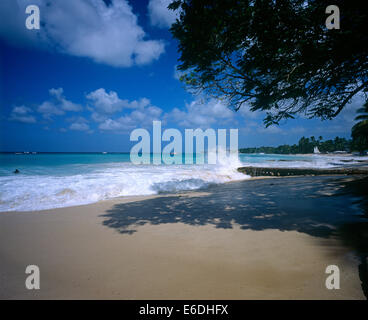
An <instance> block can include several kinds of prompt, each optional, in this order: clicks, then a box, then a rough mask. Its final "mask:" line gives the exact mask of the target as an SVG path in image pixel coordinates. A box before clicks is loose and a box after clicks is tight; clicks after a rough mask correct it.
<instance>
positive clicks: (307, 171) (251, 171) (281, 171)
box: [238, 167, 368, 177]
mask: <svg viewBox="0 0 368 320" xmlns="http://www.w3.org/2000/svg"><path fill="white" fill-rule="evenodd" d="M238 171H239V172H242V173H244V174H247V175H250V176H252V177H257V176H279V177H285V176H314V175H334V174H345V175H351V174H368V168H333V169H312V168H266V167H240V168H238Z"/></svg>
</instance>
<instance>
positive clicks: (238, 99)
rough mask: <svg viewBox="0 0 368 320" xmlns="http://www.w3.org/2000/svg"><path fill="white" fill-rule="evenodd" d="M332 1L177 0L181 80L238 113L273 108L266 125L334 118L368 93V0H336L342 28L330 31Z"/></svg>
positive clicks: (173, 6)
mask: <svg viewBox="0 0 368 320" xmlns="http://www.w3.org/2000/svg"><path fill="white" fill-rule="evenodd" d="M330 4H331V1H326V0H308V1H306V0H282V1H281V0H242V1H239V0H218V1H217V0H175V1H173V2H172V3H171V4H170V6H169V8H170V9H172V10H178V12H180V18H179V19H178V20H177V21H176V23H174V24H173V25H172V27H171V32H172V34H173V36H174V37H175V38H176V39H178V41H179V52H180V65H179V66H178V69H179V71H181V72H182V76H181V79H182V80H183V81H184V82H185V83H186V85H187V86H188V87H189V88H190V89H191V90H192V91H194V92H195V93H201V92H202V93H205V94H206V95H208V96H212V97H215V98H219V99H222V100H225V101H226V102H227V103H228V105H229V106H231V107H232V108H234V109H235V110H238V109H239V108H241V107H242V106H244V105H248V106H249V108H250V109H251V110H252V111H255V110H264V111H266V114H267V116H266V118H265V119H264V121H265V123H266V125H270V124H278V123H279V121H280V120H281V119H286V118H293V117H294V115H296V114H298V113H303V114H305V115H306V116H307V117H320V118H322V119H332V118H333V117H335V116H336V115H338V114H339V112H340V111H341V110H342V109H343V108H344V106H345V105H346V104H347V103H348V102H349V101H350V100H351V99H352V97H354V96H355V95H356V94H358V93H359V92H364V93H367V92H368V14H367V6H366V3H365V2H364V1H357V0H349V1H341V0H335V1H333V4H335V5H337V6H338V7H339V9H340V16H341V19H340V29H339V30H336V29H333V30H328V29H327V28H326V25H325V21H326V18H327V17H328V14H326V13H325V10H326V7H327V6H328V5H330Z"/></svg>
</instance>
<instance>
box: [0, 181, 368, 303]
mask: <svg viewBox="0 0 368 320" xmlns="http://www.w3.org/2000/svg"><path fill="white" fill-rule="evenodd" d="M362 181H365V183H366V180H364V179H363V180H362V177H298V178H287V179H283V178H278V179H264V180H263V179H256V180H252V181H243V182H234V183H228V184H224V185H216V186H212V187H210V188H208V189H206V190H205V191H203V190H202V191H200V190H199V191H193V192H184V193H180V194H171V195H168V194H161V195H156V196H150V197H131V198H129V199H128V198H126V199H114V200H108V201H102V202H98V203H95V204H90V205H85V206H77V207H68V208H59V209H52V210H44V211H33V212H5V213H1V214H0V261H1V265H0V283H1V286H0V299H365V295H364V292H363V288H364V284H362V279H363V280H364V279H365V278H364V277H365V276H366V275H365V274H364V272H365V271H364V270H363V269H364V268H362V266H363V267H364V263H363V262H362V261H363V260H362V259H361V257H362V256H364V254H365V253H364V252H362V250H363V251H364V249H365V248H366V247H365V243H364V241H365V240H367V238H366V236H367V234H366V230H367V229H366V228H363V229H362V228H361V227H362V226H363V227H366V224H365V223H366V222H364V221H363V222H362V221H361V220H360V218H361V214H362V212H363V211H364V205H365V203H364V202H363V200H362V202H359V201H358V202H357V199H362V198H361V192H363V190H364V187H363V186H362ZM356 185H358V186H359V188H358V189H357V188H355V187H354V186H356ZM359 190H361V191H359ZM229 199H231V201H230V200H229ZM357 226H359V227H357ZM357 230H360V231H361V230H363V233H359V234H358V233H357ZM364 232H365V233H364ZM351 234H353V235H354V236H353V237H350V236H349V235H351ZM362 239H363V240H362ZM362 241H363V243H362ZM362 248H363V249H362ZM31 264H34V265H37V266H39V268H40V274H41V289H40V290H31V291H30V290H27V289H26V288H25V284H24V283H25V279H26V276H27V275H26V274H25V269H26V266H27V265H31ZM332 264H333V265H337V266H338V267H339V269H340V272H341V280H340V281H341V282H340V286H341V288H340V289H339V290H328V289H327V288H326V286H325V280H326V278H327V276H328V275H327V274H326V273H325V269H326V267H327V266H328V265H332ZM365 267H366V265H365ZM362 270H363V271H362Z"/></svg>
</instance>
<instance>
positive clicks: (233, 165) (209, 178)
mask: <svg viewBox="0 0 368 320" xmlns="http://www.w3.org/2000/svg"><path fill="white" fill-rule="evenodd" d="M77 166H78V165H74V166H73V168H68V170H69V171H70V172H75V171H76V167H77ZM240 166H241V163H240V162H239V160H238V159H237V158H234V157H229V158H226V157H223V158H222V159H219V162H218V164H217V165H208V164H204V165H158V166H156V165H133V164H131V163H128V162H122V163H103V164H96V165H89V166H88V170H86V165H82V167H81V170H80V171H81V172H85V173H81V174H69V175H64V176H63V175H60V174H58V175H11V176H3V177H0V187H1V189H0V211H31V210H43V209H51V208H58V207H67V206H74V205H81V204H88V203H93V202H97V201H100V200H105V199H111V198H115V197H122V196H136V195H152V194H157V193H162V192H177V191H181V190H195V189H199V188H204V187H206V186H208V185H210V184H218V183H225V182H230V181H237V180H242V179H247V178H249V176H245V175H243V174H241V173H239V172H237V170H236V169H237V168H238V167H240Z"/></svg>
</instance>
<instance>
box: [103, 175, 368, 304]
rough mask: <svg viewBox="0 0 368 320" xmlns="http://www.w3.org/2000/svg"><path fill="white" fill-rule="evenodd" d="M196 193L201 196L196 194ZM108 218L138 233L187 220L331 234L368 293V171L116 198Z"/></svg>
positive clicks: (121, 229)
mask: <svg viewBox="0 0 368 320" xmlns="http://www.w3.org/2000/svg"><path fill="white" fill-rule="evenodd" d="M196 195H197V196H196ZM102 216H103V218H104V221H103V224H104V225H105V226H107V227H110V228H114V229H116V230H117V231H118V232H120V233H122V234H133V233H134V232H137V230H138V229H139V226H142V225H145V224H151V225H158V224H163V223H178V222H181V223H185V224H188V225H213V226H214V227H216V228H224V229H230V228H232V227H233V225H234V224H237V225H240V227H241V228H242V229H244V230H247V229H251V230H265V229H278V230H281V231H298V232H303V233H306V234H308V235H311V236H315V237H323V238H327V237H330V236H332V235H334V236H337V237H339V238H340V239H341V240H342V242H343V243H344V244H345V245H346V246H348V247H351V248H352V250H353V251H354V252H355V254H356V255H357V257H358V258H359V259H360V265H359V270H358V273H359V277H360V280H361V286H362V290H363V293H364V294H365V296H366V298H368V177H355V178H351V177H344V176H339V177H337V176H335V177H331V176H330V177H325V176H318V177H298V178H282V179H264V180H251V181H242V182H233V183H228V184H222V185H215V186H210V187H208V188H207V189H206V190H205V193H196V192H194V193H190V194H188V195H167V196H164V195H163V196H161V197H158V198H153V199H148V200H143V201H137V202H131V203H122V204H117V205H115V206H114V207H113V208H111V209H110V210H108V211H107V212H106V213H105V214H103V215H102Z"/></svg>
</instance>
